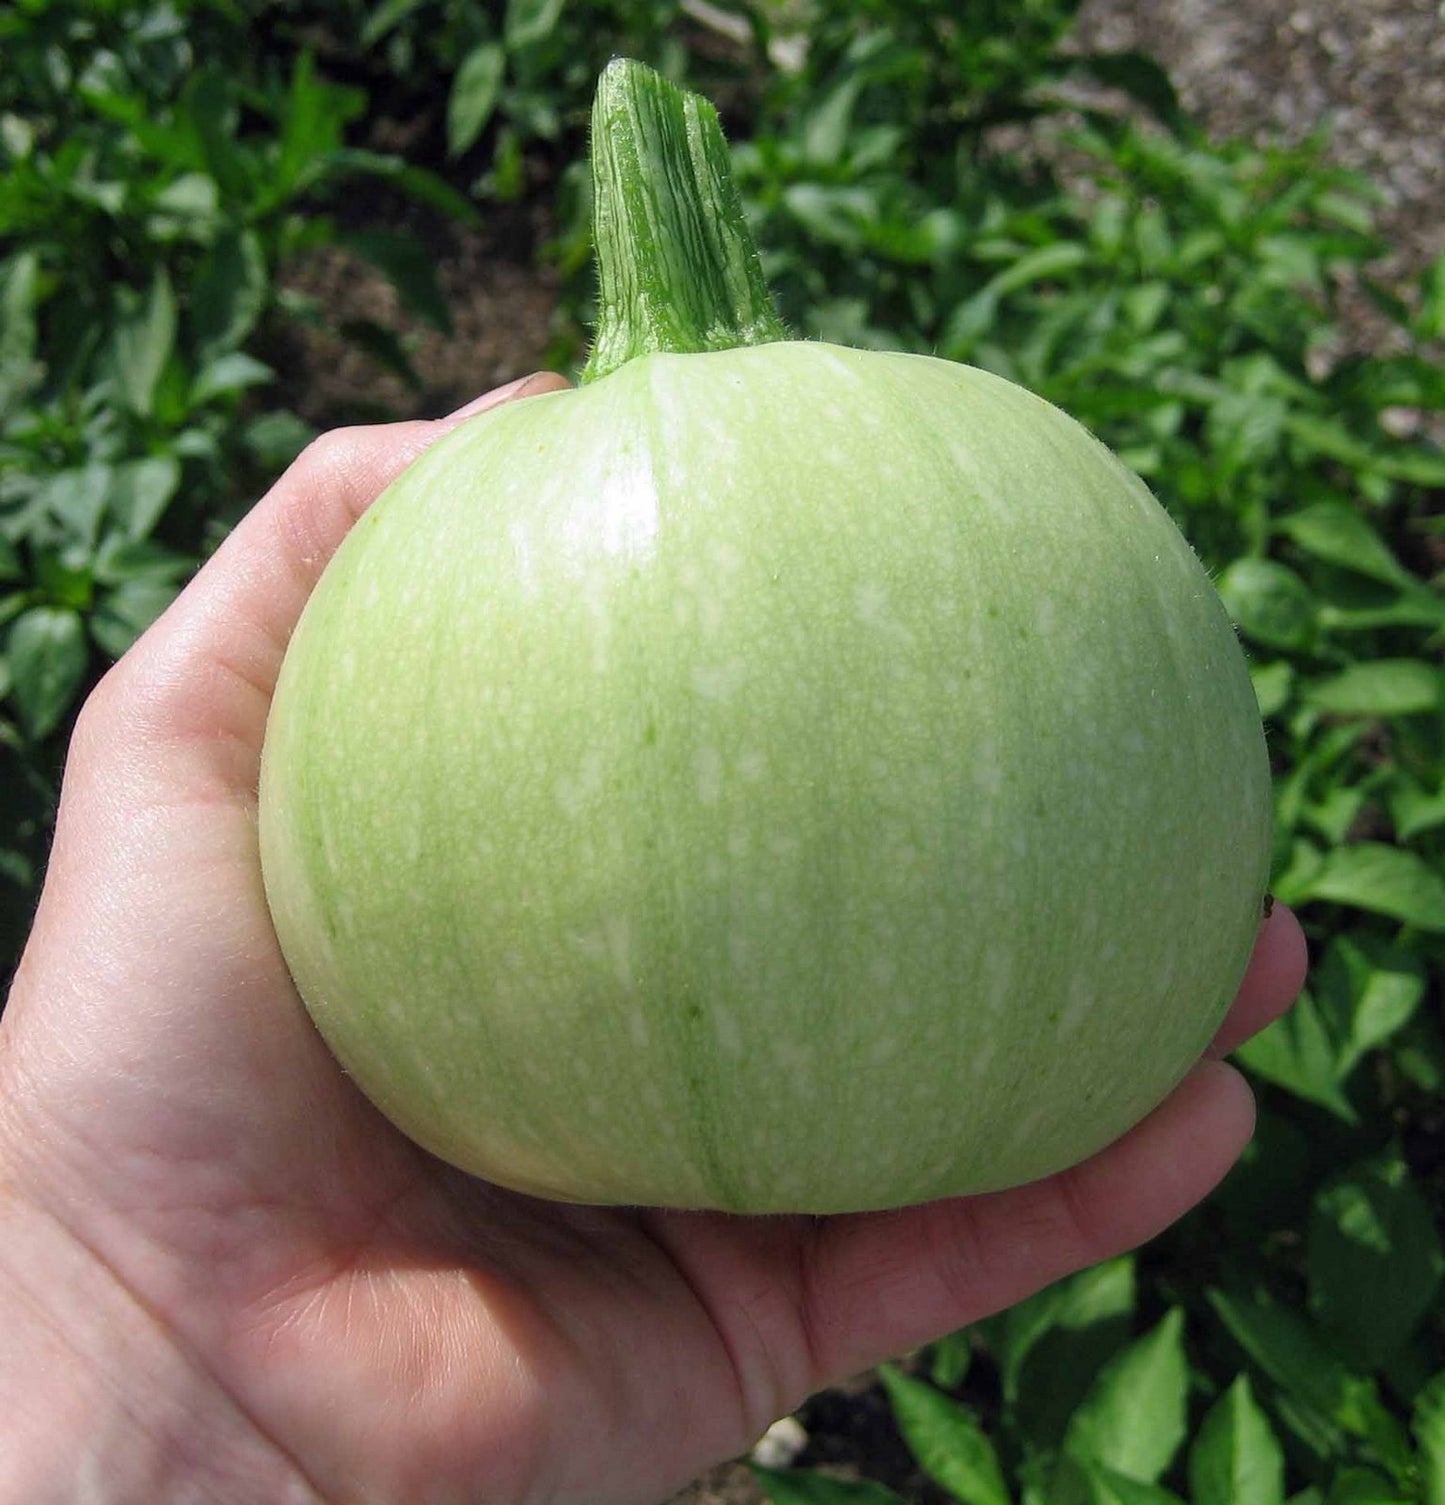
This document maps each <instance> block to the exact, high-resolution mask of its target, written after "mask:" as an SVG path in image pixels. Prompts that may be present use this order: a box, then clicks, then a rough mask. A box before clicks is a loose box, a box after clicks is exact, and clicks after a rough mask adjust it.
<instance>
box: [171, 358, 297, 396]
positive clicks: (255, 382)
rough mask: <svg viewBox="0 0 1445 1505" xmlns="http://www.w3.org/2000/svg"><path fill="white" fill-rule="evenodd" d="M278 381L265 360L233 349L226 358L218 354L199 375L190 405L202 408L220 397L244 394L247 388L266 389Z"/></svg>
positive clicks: (192, 391)
mask: <svg viewBox="0 0 1445 1505" xmlns="http://www.w3.org/2000/svg"><path fill="white" fill-rule="evenodd" d="M275 379H276V373H275V372H274V371H273V370H272V369H271V368H270V366H268V365H266V364H265V363H264V362H263V361H258V360H257V359H256V358H255V357H254V356H251V355H247V354H246V352H245V351H244V350H232V351H231V352H230V353H229V354H227V355H218V356H217V357H216V358H215V360H213V361H212V362H211V363H210V364H209V365H207V366H205V367H204V368H203V369H202V370H201V371H200V372H198V373H197V375H196V379H195V381H194V382H193V383H192V384H191V405H192V406H193V407H201V406H203V405H204V404H205V403H208V402H211V401H213V400H214V399H215V398H217V397H224V396H226V395H227V394H228V393H231V392H241V391H244V390H245V389H246V388H247V387H260V386H265V385H266V383H267V382H271V381H274V380H275Z"/></svg>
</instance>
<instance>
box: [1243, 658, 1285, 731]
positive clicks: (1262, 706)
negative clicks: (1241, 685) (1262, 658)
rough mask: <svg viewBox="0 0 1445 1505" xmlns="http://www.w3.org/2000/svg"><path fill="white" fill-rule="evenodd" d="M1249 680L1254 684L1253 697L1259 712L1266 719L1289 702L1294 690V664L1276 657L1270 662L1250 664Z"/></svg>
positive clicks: (1277, 713) (1276, 713)
mask: <svg viewBox="0 0 1445 1505" xmlns="http://www.w3.org/2000/svg"><path fill="white" fill-rule="evenodd" d="M1249 677H1250V681H1251V682H1252V683H1253V685H1254V698H1255V702H1256V704H1257V705H1258V706H1259V714H1260V715H1261V716H1262V717H1263V718H1264V719H1265V720H1266V721H1267V720H1269V718H1270V717H1272V716H1278V715H1279V713H1280V712H1281V711H1282V710H1283V709H1284V708H1285V706H1287V705H1288V704H1289V699H1290V696H1291V695H1292V694H1293V692H1294V681H1295V672H1294V665H1293V664H1291V663H1290V662H1289V660H1288V659H1282V658H1281V659H1276V660H1275V661H1274V662H1273V663H1272V664H1251V665H1250V667H1249Z"/></svg>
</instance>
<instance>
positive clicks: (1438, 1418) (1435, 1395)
mask: <svg viewBox="0 0 1445 1505" xmlns="http://www.w3.org/2000/svg"><path fill="white" fill-rule="evenodd" d="M1410 1430H1411V1432H1413V1433H1414V1436H1415V1446H1416V1447H1417V1448H1418V1450H1419V1458H1420V1483H1421V1486H1422V1499H1423V1502H1424V1505H1445V1373H1440V1374H1437V1375H1435V1376H1434V1378H1433V1379H1431V1380H1430V1381H1429V1382H1428V1383H1427V1384H1426V1385H1425V1386H1424V1388H1423V1389H1422V1390H1421V1391H1420V1393H1419V1394H1418V1395H1417V1396H1416V1397H1415V1406H1414V1410H1413V1412H1412V1414H1411V1417H1410Z"/></svg>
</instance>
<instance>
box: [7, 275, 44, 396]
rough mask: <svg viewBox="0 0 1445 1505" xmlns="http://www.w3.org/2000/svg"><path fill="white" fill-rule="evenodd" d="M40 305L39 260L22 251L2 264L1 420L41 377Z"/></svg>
mask: <svg viewBox="0 0 1445 1505" xmlns="http://www.w3.org/2000/svg"><path fill="white" fill-rule="evenodd" d="M39 301H40V258H39V256H38V255H37V254H36V253H35V252H34V251H22V252H21V253H20V254H19V255H17V256H12V257H11V258H10V259H9V260H8V261H6V262H4V263H3V264H0V417H3V416H4V415H5V414H6V413H7V412H8V411H9V409H10V407H11V405H12V404H13V403H15V402H16V401H17V400H18V399H19V398H20V397H22V396H24V394H25V393H26V392H28V391H29V390H30V388H31V387H32V386H33V385H34V384H35V382H36V381H37V380H38V378H39V376H40V368H39V365H38V363H37V360H36V344H35V335H36V323H35V310H36V307H37V306H38V304H39Z"/></svg>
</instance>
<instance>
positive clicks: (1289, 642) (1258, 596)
mask: <svg viewBox="0 0 1445 1505" xmlns="http://www.w3.org/2000/svg"><path fill="white" fill-rule="evenodd" d="M1219 594H1220V595H1221V596H1222V597H1223V598H1224V604H1225V606H1226V607H1228V609H1229V614H1230V616H1232V617H1233V618H1234V620H1235V621H1236V622H1237V623H1238V624H1239V628H1240V631H1242V632H1244V633H1245V634H1247V635H1248V636H1249V637H1252V638H1253V639H1254V640H1255V641H1256V642H1259V643H1264V644H1265V645H1266V646H1267V647H1270V648H1280V649H1284V650H1287V651H1288V650H1294V651H1298V650H1300V649H1303V648H1307V647H1308V646H1309V645H1310V643H1311V642H1312V641H1313V639H1314V634H1315V622H1316V617H1317V615H1318V611H1319V603H1318V602H1317V601H1316V600H1315V598H1314V595H1313V594H1312V593H1311V591H1310V588H1309V587H1308V586H1307V585H1306V584H1305V583H1304V581H1303V580H1301V579H1300V577H1299V576H1298V575H1296V574H1295V572H1294V571H1293V570H1292V569H1289V568H1288V567H1287V566H1286V565H1282V564H1279V563H1277V562H1276V561H1275V560H1273V559H1237V560H1235V561H1234V563H1233V564H1231V565H1230V566H1229V568H1228V569H1227V570H1225V572H1224V573H1223V575H1221V576H1220V578H1219Z"/></svg>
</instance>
